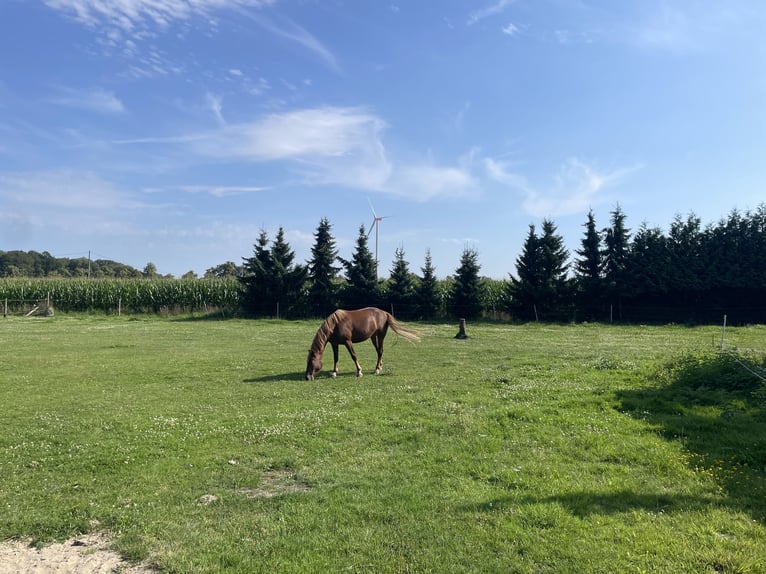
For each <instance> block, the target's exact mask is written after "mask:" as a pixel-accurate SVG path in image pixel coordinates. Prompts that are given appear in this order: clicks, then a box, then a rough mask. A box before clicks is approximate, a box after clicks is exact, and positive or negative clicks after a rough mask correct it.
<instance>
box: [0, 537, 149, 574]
mask: <svg viewBox="0 0 766 574" xmlns="http://www.w3.org/2000/svg"><path fill="white" fill-rule="evenodd" d="M0 572H2V573H3V574H53V573H55V574H113V573H115V572H118V573H120V574H152V573H154V572H156V571H155V570H154V569H152V568H149V567H148V566H145V565H131V564H129V563H128V562H125V561H124V560H123V559H122V558H121V557H120V555H119V554H117V553H116V552H113V551H112V550H110V549H109V539H108V538H107V537H106V536H104V535H102V534H83V535H82V536H78V537H76V538H70V539H69V540H66V541H65V542H59V543H56V544H50V545H48V546H43V547H42V548H35V547H33V546H30V541H29V540H8V541H5V542H1V543H0Z"/></svg>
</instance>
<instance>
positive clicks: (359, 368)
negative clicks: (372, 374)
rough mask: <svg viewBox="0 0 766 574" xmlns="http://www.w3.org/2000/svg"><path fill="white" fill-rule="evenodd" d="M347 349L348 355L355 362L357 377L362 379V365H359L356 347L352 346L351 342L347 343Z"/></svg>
mask: <svg viewBox="0 0 766 574" xmlns="http://www.w3.org/2000/svg"><path fill="white" fill-rule="evenodd" d="M346 348H347V349H348V354H349V355H351V358H352V359H353V360H354V365H356V376H357V377H361V376H362V365H360V364H359V360H358V359H357V358H356V351H355V350H354V345H352V344H351V341H346Z"/></svg>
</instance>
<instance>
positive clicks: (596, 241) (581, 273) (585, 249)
mask: <svg viewBox="0 0 766 574" xmlns="http://www.w3.org/2000/svg"><path fill="white" fill-rule="evenodd" d="M584 227H585V234H584V236H583V238H582V241H581V247H580V249H578V250H577V251H576V253H577V255H578V256H579V257H578V258H577V259H575V262H574V275H575V282H576V287H577V301H578V304H579V307H580V308H581V309H582V311H583V312H584V314H585V317H586V318H592V317H593V316H594V315H595V313H596V310H597V308H598V305H599V303H600V302H601V297H602V296H603V278H604V277H603V271H604V262H603V251H602V248H601V236H600V235H599V233H598V230H597V229H596V218H595V217H594V215H593V210H590V211H589V212H588V220H587V221H586V222H585V224H584Z"/></svg>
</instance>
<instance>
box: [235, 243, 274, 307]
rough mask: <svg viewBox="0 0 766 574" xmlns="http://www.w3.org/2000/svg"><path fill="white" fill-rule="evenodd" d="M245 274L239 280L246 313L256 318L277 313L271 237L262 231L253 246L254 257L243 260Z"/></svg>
mask: <svg viewBox="0 0 766 574" xmlns="http://www.w3.org/2000/svg"><path fill="white" fill-rule="evenodd" d="M242 268H243V272H242V275H241V276H240V278H239V280H240V282H241V284H242V302H243V307H244V308H245V311H247V312H248V313H252V314H254V315H256V316H269V315H271V314H272V313H276V305H274V304H273V303H274V300H273V293H272V292H271V288H272V283H271V277H272V270H273V263H272V260H271V251H270V250H269V235H268V233H266V230H264V229H262V230H261V231H260V233H259V234H258V240H257V242H256V243H255V245H254V246H253V255H252V257H248V258H243V264H242Z"/></svg>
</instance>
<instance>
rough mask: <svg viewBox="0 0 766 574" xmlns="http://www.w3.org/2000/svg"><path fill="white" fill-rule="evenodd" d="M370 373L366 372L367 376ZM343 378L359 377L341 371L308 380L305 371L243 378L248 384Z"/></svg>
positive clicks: (304, 381) (382, 375) (317, 381)
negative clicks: (333, 375)
mask: <svg viewBox="0 0 766 574" xmlns="http://www.w3.org/2000/svg"><path fill="white" fill-rule="evenodd" d="M386 375H387V373H386V372H383V373H380V374H378V375H369V376H374V377H384V376H386ZM367 376H368V375H366V374H365V378H366V377H367ZM336 378H337V379H341V378H349V379H357V378H358V377H357V376H356V374H354V373H351V372H350V373H345V374H344V373H339V374H338V376H337V377H331V376H330V375H327V376H320V377H317V379H316V380H315V381H307V380H306V374H305V373H303V372H299V373H282V374H271V375H263V376H261V377H250V378H247V379H242V382H243V383H246V384H254V383H279V382H296V381H297V382H301V383H311V382H313V383H319V382H321V381H323V380H328V381H332V380H333V379H336Z"/></svg>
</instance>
